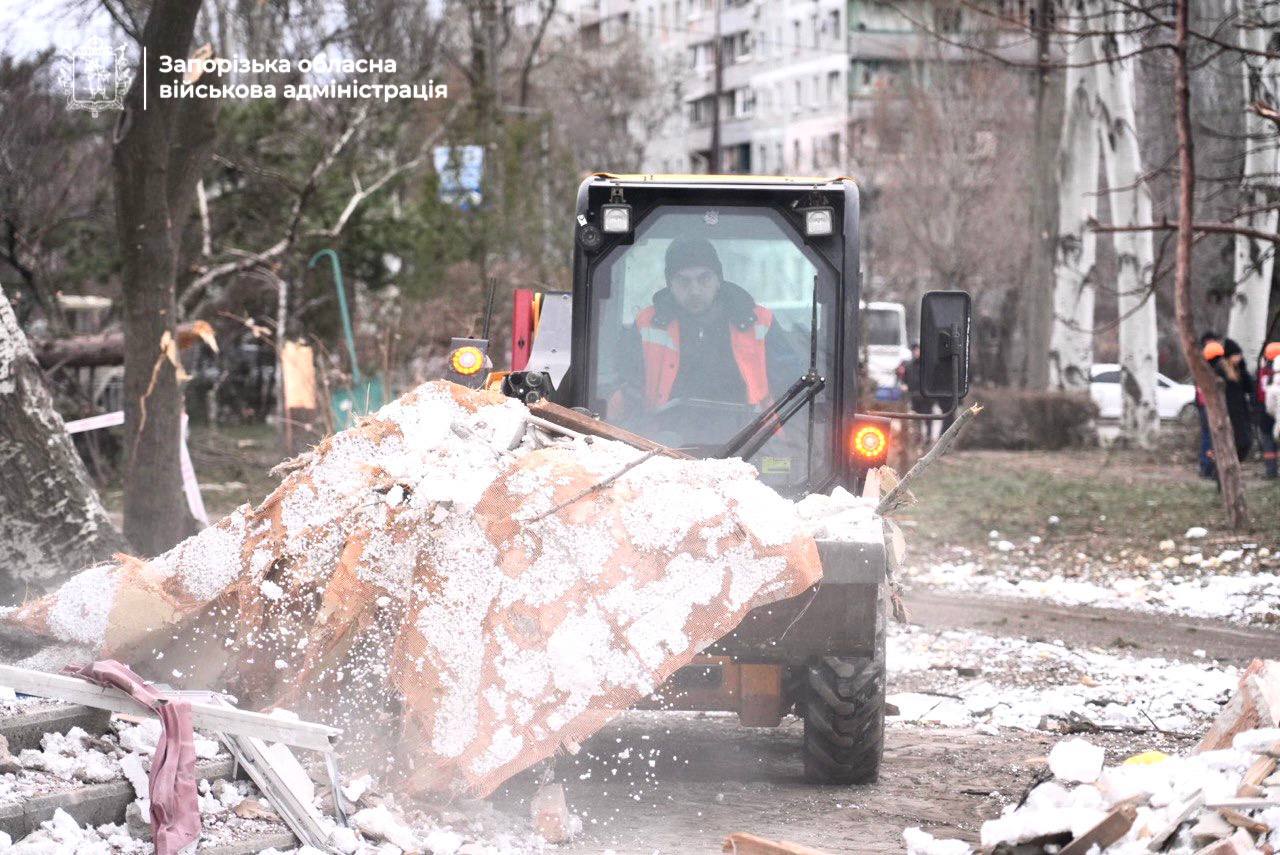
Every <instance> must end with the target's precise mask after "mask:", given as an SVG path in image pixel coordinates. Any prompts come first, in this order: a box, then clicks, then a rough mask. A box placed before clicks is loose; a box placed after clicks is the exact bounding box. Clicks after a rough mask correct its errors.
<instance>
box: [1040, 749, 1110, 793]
mask: <svg viewBox="0 0 1280 855" xmlns="http://www.w3.org/2000/svg"><path fill="white" fill-rule="evenodd" d="M1106 754H1107V752H1106V750H1105V749H1104V748H1102V747H1100V746H1097V745H1094V744H1093V743H1091V742H1089V741H1088V740H1087V739H1067V740H1063V741H1062V742H1059V743H1058V744H1057V745H1055V746H1053V750H1052V751H1050V752H1049V771H1051V772H1053V774H1054V776H1055V777H1057V778H1060V779H1061V780H1063V781H1071V782H1073V783H1077V784H1092V783H1093V782H1094V781H1096V780H1098V776H1099V775H1101V774H1102V764H1103V762H1104V761H1105V760H1106Z"/></svg>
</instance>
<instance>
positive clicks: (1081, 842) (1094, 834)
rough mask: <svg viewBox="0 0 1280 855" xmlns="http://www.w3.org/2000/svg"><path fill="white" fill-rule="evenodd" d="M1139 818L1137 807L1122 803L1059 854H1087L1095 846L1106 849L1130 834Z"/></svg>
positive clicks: (1063, 848)
mask: <svg viewBox="0 0 1280 855" xmlns="http://www.w3.org/2000/svg"><path fill="white" fill-rule="evenodd" d="M1137 818H1138V809H1137V808H1135V807H1134V806H1133V805H1120V806H1119V807H1116V808H1114V809H1113V810H1112V811H1111V813H1109V814H1107V815H1106V816H1105V817H1103V819H1102V820H1101V821H1100V822H1099V823H1098V824H1097V825H1095V826H1094V827H1093V828H1091V829H1089V830H1088V831H1086V832H1085V833H1084V834H1082V835H1080V836H1079V837H1077V838H1076V839H1075V840H1072V841H1071V842H1070V843H1068V844H1067V845H1066V846H1064V847H1062V849H1061V851H1060V852H1059V853H1058V855H1085V853H1087V852H1088V851H1089V850H1090V849H1092V848H1093V847H1095V846H1096V847H1098V848H1099V849H1106V848H1107V847H1108V846H1110V845H1111V844H1112V843H1115V842H1116V841H1117V840H1119V839H1120V838H1121V837H1124V836H1125V835H1126V834H1128V833H1129V829H1130V828H1132V827H1133V823H1134V820H1136V819H1137Z"/></svg>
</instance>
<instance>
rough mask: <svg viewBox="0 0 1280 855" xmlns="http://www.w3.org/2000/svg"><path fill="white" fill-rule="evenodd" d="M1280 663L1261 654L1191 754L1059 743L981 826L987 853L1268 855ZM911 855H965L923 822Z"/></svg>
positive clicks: (1278, 846) (1272, 835)
mask: <svg viewBox="0 0 1280 855" xmlns="http://www.w3.org/2000/svg"><path fill="white" fill-rule="evenodd" d="M1278 759H1280V662H1275V661H1269V660H1268V661H1265V662H1264V661H1262V660H1254V662H1253V663H1252V664H1251V665H1250V666H1249V668H1248V669H1247V670H1246V671H1245V672H1244V675H1243V677H1242V678H1241V681H1240V688H1239V691H1238V692H1237V693H1236V694H1235V696H1234V697H1233V698H1232V699H1231V701H1230V702H1229V703H1228V704H1227V705H1226V707H1224V708H1223V711H1222V712H1221V714H1220V715H1219V716H1218V718H1217V719H1216V720H1215V721H1214V723H1213V725H1212V726H1211V727H1210V728H1209V730H1208V731H1207V732H1206V733H1205V735H1204V737H1203V738H1202V739H1201V740H1200V742H1199V744H1198V745H1197V746H1196V749H1195V751H1194V752H1192V753H1191V754H1188V755H1186V756H1181V757H1170V756H1167V755H1165V754H1163V753H1160V752H1157V751H1147V752H1143V753H1141V754H1137V755H1134V756H1131V757H1127V758H1125V759H1123V760H1122V761H1121V762H1120V763H1118V764H1117V765H1112V766H1107V765H1105V760H1106V757H1105V751H1104V749H1103V748H1101V747H1098V746H1095V745H1092V744H1090V743H1089V742H1088V741H1087V740H1084V739H1081V738H1072V739H1068V740H1065V741H1063V742H1059V743H1058V744H1057V745H1055V746H1054V747H1053V750H1052V751H1051V752H1050V754H1049V757H1048V776H1047V778H1046V779H1045V780H1043V781H1042V782H1040V783H1038V784H1036V785H1035V786H1034V787H1033V788H1032V789H1031V790H1029V791H1028V793H1027V794H1026V795H1025V797H1024V798H1023V799H1022V801H1021V802H1020V803H1018V804H1017V805H1011V806H1010V807H1009V808H1007V809H1006V810H1005V812H1004V814H1003V815H1002V816H1000V817H998V818H996V819H992V820H988V821H987V822H984V823H983V824H982V828H981V831H980V833H979V837H980V845H981V851H983V852H1005V853H1020V852H1027V853H1032V852H1056V853H1058V855H1088V854H1089V853H1111V854H1112V855H1138V853H1148V852H1176V853H1195V855H1263V853H1268V854H1269V853H1274V852H1276V851H1277V850H1280V771H1277V760H1278ZM903 836H904V840H905V843H906V846H907V851H908V853H910V855H966V853H970V852H972V851H974V850H973V847H971V846H970V845H969V844H968V843H965V842H963V841H959V840H938V839H935V838H934V837H933V836H932V835H930V834H928V833H927V832H925V831H923V830H921V829H919V828H910V829H907V831H906V832H905V833H904V835H903Z"/></svg>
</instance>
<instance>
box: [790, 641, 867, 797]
mask: <svg viewBox="0 0 1280 855" xmlns="http://www.w3.org/2000/svg"><path fill="white" fill-rule="evenodd" d="M808 677H809V680H808V686H807V693H806V697H805V704H804V776H805V779H806V780H807V781H809V782H811V783H815V784H872V783H875V781H876V780H877V779H878V778H879V776H880V757H881V755H882V754H883V753H884V690H885V687H884V684H885V675H884V663H883V661H880V662H877V661H876V660H875V659H866V658H857V659H852V658H850V659H837V658H835V657H826V658H824V659H822V660H820V661H818V662H816V663H814V664H812V665H810V667H809V675H808Z"/></svg>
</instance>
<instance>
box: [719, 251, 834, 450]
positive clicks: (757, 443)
mask: <svg viewBox="0 0 1280 855" xmlns="http://www.w3.org/2000/svg"><path fill="white" fill-rule="evenodd" d="M810 305H811V309H810V311H811V312H812V315H811V316H810V319H809V370H808V371H806V372H805V373H804V374H802V375H801V376H800V379H798V380H796V382H794V383H792V384H791V388H790V389H788V390H787V391H786V393H785V394H784V395H783V396H782V397H781V398H779V399H778V400H776V401H774V402H773V404H772V406H770V407H769V409H767V410H765V411H764V412H763V413H761V414H760V415H758V416H756V417H755V418H754V419H752V420H751V421H750V422H749V423H748V424H747V426H746V427H744V428H743V429H742V430H740V431H738V432H737V433H736V434H734V435H733V438H732V439H730V440H729V441H728V442H726V443H725V444H724V445H723V446H722V447H721V448H720V450H719V451H718V452H716V454H715V457H717V458H719V459H722V460H723V459H724V458H727V457H741V458H742V459H743V460H750V459H751V458H752V457H753V456H754V455H755V453H756V452H757V451H759V450H760V449H761V448H763V447H764V444H765V443H766V442H768V441H769V439H770V438H771V437H772V436H773V435H774V434H776V433H777V432H778V431H779V430H781V429H782V426H783V425H785V424H786V423H787V422H788V421H789V420H790V419H791V417H792V416H794V415H795V414H796V413H798V412H800V410H801V408H803V407H804V406H805V405H806V404H808V403H809V402H810V401H812V400H813V399H814V398H815V397H817V395H818V393H819V392H821V391H822V387H823V386H825V385H827V381H826V380H824V379H823V378H822V377H821V376H820V375H819V374H818V277H817V276H815V277H813V298H812V303H811V304H810ZM813 415H814V414H813V410H812V409H810V410H809V437H808V439H809V447H810V448H812V447H813Z"/></svg>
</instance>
